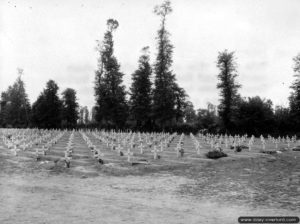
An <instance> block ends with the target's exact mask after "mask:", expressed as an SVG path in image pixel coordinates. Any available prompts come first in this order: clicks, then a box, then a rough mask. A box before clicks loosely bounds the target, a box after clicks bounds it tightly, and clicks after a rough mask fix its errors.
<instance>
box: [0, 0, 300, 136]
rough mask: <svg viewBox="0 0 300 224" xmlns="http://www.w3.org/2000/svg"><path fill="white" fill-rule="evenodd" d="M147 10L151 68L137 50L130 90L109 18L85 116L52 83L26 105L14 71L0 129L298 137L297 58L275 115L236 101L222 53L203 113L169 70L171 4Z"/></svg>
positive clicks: (255, 101)
mask: <svg viewBox="0 0 300 224" xmlns="http://www.w3.org/2000/svg"><path fill="white" fill-rule="evenodd" d="M153 12H154V14H155V15H157V16H159V18H160V26H159V29H158V31H157V34H156V40H157V49H156V50H157V52H156V59H155V63H154V64H153V65H151V64H150V56H149V47H147V46H146V47H141V55H140V58H139V60H138V62H137V69H136V71H135V72H134V73H133V74H132V75H131V76H132V84H131V86H130V88H129V91H126V88H125V86H124V84H123V76H124V74H123V73H122V71H120V64H119V62H118V60H117V58H116V57H115V56H114V38H113V35H114V33H115V32H116V30H117V28H118V26H119V23H118V21H117V20H115V19H108V20H107V30H106V32H105V33H104V37H103V40H102V41H98V42H97V52H98V53H99V57H98V69H97V71H96V74H95V82H94V97H95V102H96V103H95V106H94V107H93V108H92V110H91V111H89V110H88V109H87V107H80V106H79V104H78V102H77V97H76V90H74V89H72V88H67V89H65V90H64V91H63V92H62V93H61V95H59V86H58V84H57V83H56V82H55V81H54V80H49V81H48V82H47V83H46V87H45V88H44V89H43V90H42V92H41V93H40V95H39V96H38V98H37V99H36V101H35V102H34V103H33V104H31V103H30V102H29V99H28V95H27V94H26V89H25V84H24V82H23V80H22V74H23V70H22V69H18V73H19V75H18V78H17V80H16V81H15V82H14V83H13V84H12V85H11V86H9V87H8V89H7V90H6V91H4V92H2V93H1V100H0V127H6V128H27V127H31V128H34V127H36V128H46V129H52V128H55V129H60V128H68V129H72V128H98V129H107V130H108V129H116V130H125V129H131V130H134V131H169V132H174V131H177V132H185V133H188V132H194V133H195V132H198V131H208V132H212V133H228V134H248V135H252V134H253V135H256V136H258V135H261V134H263V135H267V134H272V135H275V136H279V135H280V136H283V135H294V134H296V135H298V136H300V53H299V54H298V55H297V56H295V57H294V58H293V60H294V76H295V80H294V82H293V83H292V84H291V86H290V88H291V94H290V97H289V99H288V100H289V106H288V107H282V106H276V107H275V109H274V106H273V103H272V101H271V100H269V99H262V98H261V97H259V96H253V97H248V98H245V97H243V96H241V95H240V93H239V90H240V88H242V86H241V85H240V84H239V83H237V81H236V78H237V76H238V71H237V69H238V67H237V61H236V57H235V52H234V51H228V50H224V51H221V52H219V54H218V57H217V63H216V66H217V68H218V69H219V74H216V76H217V78H218V83H216V91H219V97H220V98H219V105H212V104H208V107H207V108H200V109H195V108H194V106H193V103H192V102H191V101H189V97H188V94H187V93H186V91H185V90H184V89H183V88H181V87H180V86H179V84H178V83H177V80H176V76H175V73H174V72H173V71H172V69H171V68H172V63H173V60H172V54H173V49H174V46H173V45H172V43H171V42H170V39H169V36H170V33H169V31H168V30H167V28H166V24H167V18H168V15H169V14H170V13H172V7H171V3H170V1H165V2H164V3H163V4H161V5H157V6H155V8H154V11H153ZM291 60H292V59H291ZM152 80H153V81H152ZM91 97H93V96H91ZM199 97H201V96H199Z"/></svg>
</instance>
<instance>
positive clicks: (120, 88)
mask: <svg viewBox="0 0 300 224" xmlns="http://www.w3.org/2000/svg"><path fill="white" fill-rule="evenodd" d="M118 26H119V23H118V21H117V20H114V19H109V20H107V31H106V33H105V34H104V40H103V42H102V43H99V42H98V51H99V54H100V57H99V60H98V70H97V71H96V80H95V88H94V89H95V97H96V120H97V121H98V122H99V123H100V124H104V125H109V126H112V127H115V128H122V127H123V126H124V124H125V122H126V118H127V111H128V105H127V102H126V91H125V86H124V85H123V76H124V74H123V73H121V72H120V71H119V70H120V65H119V63H118V61H117V59H116V57H115V56H114V55H113V53H114V42H113V35H112V34H113V32H114V31H115V30H116V29H117V28H118Z"/></svg>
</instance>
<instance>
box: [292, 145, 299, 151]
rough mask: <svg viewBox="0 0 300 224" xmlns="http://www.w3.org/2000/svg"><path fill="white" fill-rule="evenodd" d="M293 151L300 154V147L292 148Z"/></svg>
mask: <svg viewBox="0 0 300 224" xmlns="http://www.w3.org/2000/svg"><path fill="white" fill-rule="evenodd" d="M292 150H293V151H297V152H300V145H298V146H296V147H294V148H292Z"/></svg>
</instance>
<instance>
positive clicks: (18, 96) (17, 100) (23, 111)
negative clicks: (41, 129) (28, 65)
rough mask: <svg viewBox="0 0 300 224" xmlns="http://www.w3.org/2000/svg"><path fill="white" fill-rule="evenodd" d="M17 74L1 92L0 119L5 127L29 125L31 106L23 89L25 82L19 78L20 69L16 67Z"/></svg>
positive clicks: (21, 72) (21, 71)
mask: <svg viewBox="0 0 300 224" xmlns="http://www.w3.org/2000/svg"><path fill="white" fill-rule="evenodd" d="M18 73H19V76H18V78H17V79H16V81H15V82H14V84H13V85H12V86H9V87H8V89H7V91H5V92H2V94H1V111H0V121H1V124H2V126H5V127H27V126H28V125H29V120H30V113H31V107H30V103H29V99H28V96H27V94H26V91H25V84H24V82H23V80H22V79H21V76H22V74H23V70H22V69H18Z"/></svg>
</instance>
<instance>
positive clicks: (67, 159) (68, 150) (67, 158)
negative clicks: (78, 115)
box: [64, 131, 74, 168]
mask: <svg viewBox="0 0 300 224" xmlns="http://www.w3.org/2000/svg"><path fill="white" fill-rule="evenodd" d="M73 140H74V131H72V132H71V134H70V136H69V139H68V142H67V146H66V148H65V152H64V153H65V156H64V161H65V164H66V167H67V168H69V167H70V164H71V160H72V153H73V150H74V142H73Z"/></svg>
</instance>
